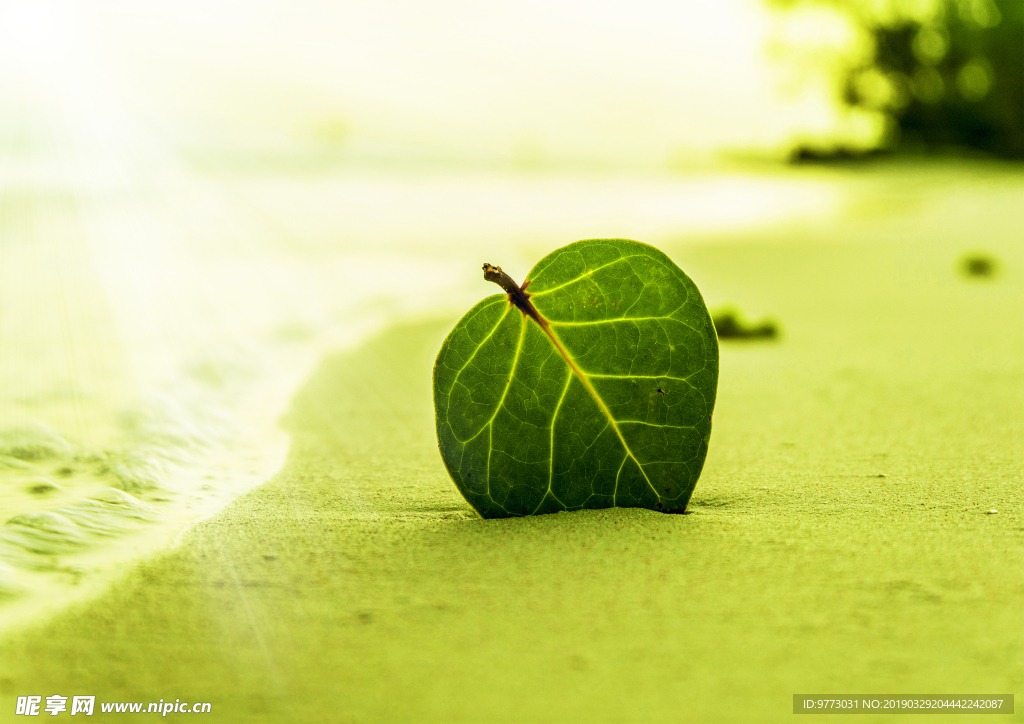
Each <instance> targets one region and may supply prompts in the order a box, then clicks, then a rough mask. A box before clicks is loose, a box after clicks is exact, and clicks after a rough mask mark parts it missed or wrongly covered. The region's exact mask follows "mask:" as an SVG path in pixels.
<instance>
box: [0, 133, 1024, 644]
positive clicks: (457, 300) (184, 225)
mask: <svg viewBox="0 0 1024 724" xmlns="http://www.w3.org/2000/svg"><path fill="white" fill-rule="evenodd" d="M48 138H49V139H50V143H49V145H46V144H42V145H38V146H37V147H36V148H34V149H33V150H31V152H26V154H23V155H22V156H19V157H9V158H7V159H6V160H7V163H5V164H4V166H3V167H2V169H0V208H2V211H3V213H2V216H0V234H2V236H0V344H2V355H0V521H3V525H2V526H0V607H2V608H3V609H5V615H4V617H3V619H2V620H3V622H4V623H3V625H5V626H14V625H17V624H18V622H21V621H24V620H26V619H28V618H32V617H36V616H39V615H43V614H45V613H46V612H49V611H53V610H56V609H58V608H60V607H62V606H63V605H66V603H68V602H70V601H71V600H74V599H75V598H77V597H78V596H80V595H91V593H93V592H95V591H98V590H101V589H102V587H103V586H104V585H105V583H106V582H108V581H109V580H110V579H111V578H112V577H115V576H116V575H118V574H119V571H121V570H123V568H124V564H125V563H126V562H127V561H130V560H133V559H136V558H138V557H140V556H145V555H148V554H150V553H152V552H153V551H155V550H159V549H161V548H163V547H166V546H167V545H168V544H170V543H171V542H173V541H174V540H175V538H176V536H178V535H180V533H181V532H182V530H183V529H184V528H185V527H187V526H188V525H189V524H190V523H192V522H194V521H196V520H199V519H202V518H204V517H206V516H209V515H210V514H212V513H213V512H215V511H216V510H218V509H219V508H221V507H222V506H223V505H225V504H226V503H227V502H229V501H230V500H232V499H234V498H235V497H237V496H238V495H240V494H242V493H244V492H245V491H247V490H249V489H251V488H252V487H253V486H255V485H258V484H259V483H261V482H263V481H265V480H266V479H268V478H269V477H270V476H271V475H272V474H273V473H274V472H275V471H276V470H278V469H279V468H280V467H281V465H282V463H283V460H284V456H285V453H286V449H287V443H288V440H287V437H286V435H285V434H284V433H283V432H282V431H281V429H280V428H279V426H278V418H279V416H280V415H281V414H282V412H283V411H284V410H285V408H286V404H287V401H288V400H289V398H290V397H291V395H292V394H293V392H294V391H295V390H296V389H297V388H298V386H299V384H300V383H301V381H302V380H303V379H304V378H306V377H307V376H308V374H309V372H310V371H311V369H312V368H313V366H314V364H315V363H316V362H317V360H319V359H320V357H321V356H322V355H323V354H324V353H325V352H326V351H327V350H331V349H337V348H342V347H347V346H351V345H353V344H354V343H356V342H357V341H359V340H360V339H362V338H364V337H365V336H366V335H367V334H369V333H370V332H372V331H373V330H375V329H378V328H380V327H382V326H384V325H385V324H387V323H388V322H390V321H393V320H396V319H402V318H408V317H411V316H418V315H420V316H422V315H428V314H433V313H438V312H442V313H451V312H458V311H460V310H462V309H467V308H468V307H469V306H470V305H471V304H472V303H473V302H474V301H476V300H477V299H479V298H480V297H481V296H483V295H485V294H490V293H493V292H494V290H493V289H490V288H487V287H486V286H485V285H484V283H483V282H482V281H481V279H480V274H479V266H480V264H481V263H482V262H484V261H486V262H490V263H495V264H501V265H502V266H503V267H504V268H505V269H506V270H508V271H510V272H512V275H513V276H514V277H516V278H522V277H524V276H525V274H526V272H527V270H528V269H529V267H530V266H531V265H532V263H533V262H534V261H536V259H538V258H540V256H542V255H543V254H545V253H546V252H547V251H550V249H551V248H553V247H555V246H558V245H561V244H563V243H567V242H569V241H573V240H575V239H579V238H588V237H595V236H607V237H612V236H623V237H629V238H637V239H640V240H644V241H648V242H651V243H655V244H658V245H662V246H664V247H665V248H666V249H668V250H670V252H678V251H680V250H685V249H689V248H698V247H699V246H700V245H701V244H707V243H715V244H719V243H729V242H731V241H734V240H737V239H743V240H750V239H764V240H766V241H771V242H778V241H780V240H789V241H793V242H794V243H810V244H820V243H857V242H859V241H863V240H865V239H867V238H869V237H870V238H872V239H877V238H879V237H882V238H884V237H885V235H887V234H888V235H891V236H893V238H897V237H898V238H901V239H902V238H904V237H905V236H906V235H908V234H910V235H917V236H920V237H926V236H927V234H929V233H932V232H935V231H937V230H941V232H942V233H939V234H936V242H935V243H938V244H946V245H949V247H950V255H951V259H952V258H953V257H954V256H955V255H956V254H958V253H960V251H961V249H960V247H963V249H968V248H974V247H981V248H986V249H989V250H991V251H993V252H995V253H997V254H998V255H1001V256H1002V257H1003V258H1006V259H1008V260H1009V261H1010V262H1011V263H1010V264H1009V266H1008V267H1007V269H1006V270H1005V273H1007V274H1011V275H1016V276H1019V275H1020V269H1019V268H1017V267H1016V266H1014V264H1015V263H1016V261H1017V259H1018V256H1019V251H1020V249H1019V242H1018V240H1017V237H1016V233H1015V231H1014V229H1017V230H1019V228H1020V222H1021V213H1020V211H1019V210H1018V208H1017V206H1018V204H1017V200H1018V199H1019V197H1020V192H1021V190H1022V189H1024V183H1022V177H1021V175H1020V174H1019V172H1018V171H1017V170H1016V169H1014V168H1009V167H1004V166H999V165H991V164H978V163H975V164H970V165H967V166H964V165H962V164H931V165H924V166H917V167H881V168H866V169H861V170H859V171H856V172H850V171H849V170H842V171H840V170H829V169H777V168H776V169H769V170H765V169H736V170H731V171H728V170H726V171H699V172H694V173H692V174H688V175H678V174H676V175H673V174H667V173H666V174H656V173H607V174H603V175H594V174H574V173H558V174H529V173H510V172H498V171H424V170H408V169H407V170H395V169H392V170H390V171H388V172H386V173H385V172H382V171H379V170H372V169H371V170H366V169H363V170H357V169H345V168H339V169H336V170H334V171H324V172H318V173H309V174H294V173H291V174H288V173H281V172H278V171H275V170H274V169H269V170H267V172H266V173H263V172H261V173H252V172H251V171H248V170H244V169H240V168H236V167H232V166H231V165H230V164H229V163H227V162H222V161H221V160H219V159H217V158H216V157H207V158H201V159H198V160H197V159H196V158H192V159H191V160H190V161H186V160H184V159H185V157H183V156H174V155H171V154H169V153H166V152H163V151H160V150H159V149H157V148H155V147H151V146H147V145H146V144H144V143H141V141H140V142H139V144H137V145H138V148H137V149H136V151H137V152H136V153H133V154H122V155H120V156H117V155H116V154H115V155H114V156H108V155H104V154H102V153H100V152H99V151H98V150H97V149H96V148H94V147H92V146H90V145H89V144H86V143H84V142H82V141H81V140H80V139H79V138H78V137H77V136H75V135H74V134H65V135H61V134H60V133H57V132H55V133H53V134H51V135H50V136H48ZM140 149H141V150H140ZM979 220H983V224H984V233H983V234H978V233H976V232H977V229H978V224H979ZM961 227H962V229H963V232H964V235H963V236H957V235H956V234H954V233H952V232H955V231H956V230H957V229H958V228H961ZM972 232H973V233H972ZM968 234H969V235H970V238H968V237H967V235H968ZM745 263H746V262H745V261H744V260H743V259H737V264H740V265H742V264H745ZM697 281H698V283H699V284H701V286H702V289H703V290H704V293H705V296H706V297H707V298H708V301H709V303H711V304H712V306H714V305H716V304H722V303H725V302H734V303H739V304H740V305H741V306H742V307H743V308H744V309H745V310H746V311H748V312H750V313H751V314H753V315H759V314H763V313H779V312H782V311H784V310H779V309H762V308H759V304H760V300H759V299H758V296H757V294H756V290H754V289H752V288H751V287H750V286H748V287H747V288H745V289H744V288H738V287H736V286H735V285H734V284H732V283H731V282H730V280H729V279H728V278H716V277H714V276H710V277H708V278H705V279H701V278H697ZM782 323H783V328H785V320H784V319H783V320H782ZM42 601H45V604H42V603H41V602H42Z"/></svg>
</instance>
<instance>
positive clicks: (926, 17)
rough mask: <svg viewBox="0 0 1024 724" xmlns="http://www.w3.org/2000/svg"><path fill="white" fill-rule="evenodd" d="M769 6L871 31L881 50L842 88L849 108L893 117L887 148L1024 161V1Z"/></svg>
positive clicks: (803, 1) (800, 0)
mask: <svg viewBox="0 0 1024 724" xmlns="http://www.w3.org/2000/svg"><path fill="white" fill-rule="evenodd" d="M767 2H769V4H771V5H773V6H776V7H783V8H787V9H794V10H795V9H798V8H799V7H800V6H806V5H812V4H813V5H827V6H829V7H831V8H833V9H835V10H838V11H840V12H842V13H843V14H845V15H847V16H848V17H850V18H851V19H852V20H853V21H854V22H855V23H857V24H858V25H859V26H860V27H862V28H864V29H865V30H866V31H867V33H868V34H869V36H870V37H871V38H872V39H873V41H874V53H873V54H868V57H869V58H870V60H869V61H868V62H866V63H864V64H861V65H857V66H855V67H851V68H848V69H847V71H846V73H845V77H844V78H842V79H841V82H840V87H839V89H838V91H839V94H840V100H841V102H842V103H844V104H845V105H847V106H848V107H851V108H857V109H864V110H874V111H877V112H880V113H884V114H886V115H887V116H888V117H889V118H890V119H891V122H890V123H889V124H888V125H889V128H890V129H891V131H890V135H889V137H888V138H882V139H880V141H879V144H880V146H884V147H888V148H894V149H898V150H901V151H909V152H925V153H930V152H936V151H949V150H953V149H976V150H978V151H982V152H985V153H989V154H992V155H995V156H999V157H1003V158H1013V159H1024V0H913V1H911V0H767ZM872 55H873V57H872ZM843 155H850V152H849V151H844V150H843V149H829V150H827V151H823V150H821V149H814V148H809V147H804V148H799V149H796V151H794V158H795V159H796V160H811V159H814V158H824V157H835V156H843Z"/></svg>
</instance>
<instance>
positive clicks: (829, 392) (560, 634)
mask: <svg viewBox="0 0 1024 724" xmlns="http://www.w3.org/2000/svg"><path fill="white" fill-rule="evenodd" d="M1006 223H1007V224H1008V225H1011V226H1012V223H1013V220H1012V219H1008V220H1007V222H1006ZM886 228H887V231H886V232H885V233H884V234H883V233H879V234H877V235H875V236H874V237H870V236H868V237H866V238H873V240H872V241H867V240H865V239H856V240H853V239H847V240H846V241H847V242H848V243H836V244H824V245H823V244H814V243H811V242H810V241H809V240H808V239H807V238H801V237H800V236H799V234H793V235H789V236H787V237H782V236H780V237H779V238H776V239H769V240H764V239H762V240H759V241H758V243H756V244H752V243H743V242H739V241H738V242H736V243H733V244H730V243H728V242H723V243H718V244H715V245H706V246H700V245H696V246H695V245H686V246H683V245H677V246H675V247H673V246H672V245H664V246H663V248H665V250H666V251H667V252H668V253H670V254H671V255H672V256H673V257H674V258H675V259H676V260H677V261H678V262H679V263H680V265H681V266H682V267H683V268H684V269H685V270H686V271H687V272H688V273H689V274H690V275H691V276H692V277H693V278H694V280H695V281H697V283H698V285H699V286H700V287H701V289H702V291H704V292H705V294H706V295H707V296H708V297H709V299H710V301H711V302H712V303H715V302H720V301H731V302H734V303H737V304H738V305H739V306H740V308H741V309H744V311H746V312H748V313H749V314H750V315H751V316H754V317H759V316H760V315H761V314H763V313H771V314H773V315H775V316H776V318H777V319H778V320H779V321H780V322H781V325H782V330H783V335H782V337H781V339H779V340H778V341H775V342H736V343H731V344H729V343H726V344H723V348H722V370H721V381H720V388H719V403H718V407H717V409H716V412H715V429H714V432H713V434H712V438H711V451H710V454H709V457H708V461H707V464H706V466H705V471H704V474H703V476H702V478H701V480H700V482H699V483H698V486H697V490H696V492H695V494H694V498H693V502H692V504H691V508H690V514H687V515H663V514H658V513H652V512H648V511H638V510H607V511H586V512H580V513H561V514H557V515H547V516H538V517H534V518H529V519H515V520H500V521H484V520H480V519H478V518H476V517H475V515H474V514H473V512H472V511H471V509H470V508H469V506H468V505H467V504H466V503H465V502H464V501H463V500H462V499H461V498H460V497H459V495H458V493H457V492H456V490H455V488H454V486H453V485H452V484H451V482H450V481H449V479H448V478H447V475H446V474H445V471H444V468H443V466H442V464H441V461H440V458H439V456H438V454H437V450H436V442H435V440H434V435H433V414H432V410H431V404H430V389H429V385H430V368H431V364H432V360H433V356H434V354H435V353H436V350H437V348H438V346H439V345H440V342H441V339H442V338H443V336H444V334H445V333H446V331H447V330H448V328H450V325H451V324H452V322H453V321H454V320H453V319H444V320H438V321H435V322H425V323H421V324H412V325H406V326H402V327H396V328H392V329H391V330H389V331H387V332H386V333H384V334H383V335H381V336H379V337H377V338H375V339H374V340H373V341H372V342H370V343H369V344H367V345H365V346H364V347H362V348H361V349H359V350H357V351H355V352H350V353H346V354H340V355H335V356H331V357H328V358H327V359H325V360H324V361H323V363H322V364H321V366H320V368H319V370H318V371H317V372H316V373H315V374H314V375H313V376H312V378H311V379H309V380H308V381H307V382H306V384H305V386H304V387H303V389H302V390H301V392H299V394H298V395H297V396H296V397H295V399H294V400H293V403H292V406H291V410H290V412H289V413H288V414H287V415H286V417H285V419H284V420H283V424H284V426H285V428H286V429H287V430H288V431H289V433H290V434H291V452H290V455H289V459H288V462H287V464H286V465H285V467H284V468H283V470H281V472H280V473H279V474H278V475H276V476H275V477H274V478H273V479H272V480H271V481H269V482H268V483H266V484H264V485H263V486H261V487H259V488H257V489H255V490H253V491H251V492H250V493H248V494H246V495H245V496H243V497H241V498H239V499H238V500H236V501H235V502H234V503H232V504H230V505H229V506H228V507H227V508H225V509H224V510H223V511H222V512H221V513H219V514H218V515H216V516H215V517H213V518H211V519H209V520H206V521H204V522H202V523H200V524H198V525H197V526H195V527H194V528H192V529H191V530H190V531H189V532H188V533H187V534H186V536H185V537H184V539H183V541H182V542H181V544H180V545H179V546H178V547H177V548H176V549H174V550H172V551H170V552H168V553H166V554H164V555H162V556H161V557H158V558H155V559H151V560H148V561H145V562H143V563H141V564H139V565H138V566H137V567H136V568H134V569H132V570H130V571H129V572H127V573H126V575H125V577H124V579H123V580H122V581H121V582H120V583H119V584H118V585H116V586H115V587H113V588H112V589H111V590H109V591H108V592H106V593H105V594H103V595H101V596H99V597H97V598H95V599H94V600H92V601H90V602H86V603H82V604H80V605H78V606H76V607H73V608H71V609H69V610H68V611H66V612H64V613H62V614H60V615H58V616H56V617H54V618H52V619H51V620H49V621H48V622H45V623H41V624H39V625H37V626H35V627H33V628H27V629H24V630H22V631H20V632H18V633H17V634H14V635H11V636H8V637H7V638H5V639H4V640H3V641H2V642H0V695H2V699H0V701H2V702H3V703H2V708H0V720H3V721H6V720H8V719H12V720H13V719H14V717H13V716H12V715H11V712H12V711H13V698H12V697H14V696H18V695H28V694H41V695H43V696H48V695H51V694H54V693H60V694H62V695H67V696H71V695H77V694H94V695H96V696H97V700H98V701H140V702H149V701H157V700H159V699H161V698H162V699H165V700H174V699H176V698H181V699H182V700H184V701H190V700H191V701H196V700H199V701H209V702H211V703H212V704H213V717H212V719H211V720H212V721H245V722H260V721H301V722H315V721H324V722H350V721H351V722H363V721H366V722H375V721H426V722H429V721H436V722H524V721H525V722H534V721H536V722H576V721H578V722H592V721H603V722H604V721H607V722H619V721H622V722H627V721H666V722H667V721H742V722H747V721H777V720H788V719H789V718H790V717H791V716H792V713H791V712H792V709H791V707H792V695H793V694H795V693H808V694H829V693H832V694H836V693H864V694H867V693H878V694H925V693H940V692H945V693H950V694H952V693H978V694H981V693H993V694H994V693H1016V694H1018V696H1019V695H1020V694H1021V692H1022V690H1024V677H1022V674H1021V671H1022V667H1021V651H1022V647H1024V626H1022V624H1021V615H1020V611H1021V608H1022V604H1024V579H1022V578H1021V576H1020V571H1021V570H1022V566H1024V505H1022V503H1024V495H1022V488H1024V486H1022V484H1021V483H1022V473H1024V449H1022V440H1024V363H1022V360H1024V311H1022V310H1024V278H1022V261H1024V259H1022V258H1021V257H1022V254H1021V249H1020V247H1019V242H1016V241H1014V236H1013V235H1012V234H1002V235H1001V236H1000V234H993V233H990V234H989V235H988V237H987V238H985V239H969V238H967V237H966V236H961V235H960V233H959V231H958V230H956V229H946V230H945V232H944V233H943V234H938V235H934V237H933V238H930V237H929V236H927V235H923V234H917V235H916V236H915V235H914V234H901V233H900V230H899V227H898V225H897V226H893V225H890V226H888V227H886ZM861 231H862V232H863V231H865V229H864V228H863V227H862V228H861ZM868 231H870V230H868ZM960 231H964V232H966V231H967V229H966V228H965V229H963V230H960ZM972 242H973V243H972ZM975 246H984V247H987V248H990V249H991V250H993V251H994V252H995V253H997V254H999V255H1000V257H1001V258H1002V259H1003V262H1004V263H1003V267H1002V272H1001V274H1000V275H999V276H998V277H997V278H995V279H992V280H988V281H978V280H969V279H966V278H964V277H962V276H959V275H958V274H957V273H956V268H955V263H956V259H957V255H958V254H960V253H961V252H962V251H963V249H965V248H973V247H975ZM481 293H482V294H484V293H490V290H489V289H488V290H482V292H481ZM992 510H997V511H998V512H997V513H989V512H988V511H992ZM1018 710H1019V705H1018ZM123 716H125V715H111V716H110V718H111V719H114V718H121V717H123ZM102 718H103V717H102V716H100V719H101V720H102ZM177 718H179V719H185V718H188V715H178V716H177ZM882 718H884V717H868V718H867V719H866V721H872V720H880V719H882ZM964 718H965V719H966V720H971V719H972V717H964ZM1021 718H1024V715H1022V714H1017V715H1016V716H1015V717H1013V719H1012V720H1014V721H1016V720H1020V719H1021ZM167 720H168V721H171V720H175V715H173V714H172V715H169V716H168V717H167ZM1008 720H1009V719H1008ZM915 721H917V719H915ZM985 721H987V719H986V720H985Z"/></svg>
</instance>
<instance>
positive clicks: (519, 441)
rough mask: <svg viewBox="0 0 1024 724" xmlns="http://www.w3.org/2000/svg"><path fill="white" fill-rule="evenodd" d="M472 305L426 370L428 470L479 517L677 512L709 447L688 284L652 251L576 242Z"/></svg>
mask: <svg viewBox="0 0 1024 724" xmlns="http://www.w3.org/2000/svg"><path fill="white" fill-rule="evenodd" d="M484 270H485V278H487V279H489V280H491V281H495V282H496V283H499V284H501V285H502V286H503V287H504V288H505V289H506V291H508V292H509V293H508V294H497V295H494V296H490V297H487V298H486V299H483V300H482V301H481V302H480V303H479V304H477V305H476V306H475V307H473V309H471V310H470V311H469V313H467V314H466V316H464V317H463V318H462V319H461V320H459V323H458V324H456V325H455V328H454V329H453V330H452V331H451V333H450V334H449V335H448V337H447V338H446V339H445V341H444V344H443V345H441V351H440V352H439V353H438V355H437V362H436V363H435V365H434V409H435V412H436V415H437V440H438V446H439V448H440V450H441V457H442V458H443V459H444V464H445V466H446V467H447V468H448V472H449V474H450V475H451V476H452V480H454V481H455V485H456V486H457V487H458V488H459V490H460V491H461V492H462V494H463V495H464V496H465V497H466V500H467V501H469V503H470V505H472V506H473V507H474V508H475V509H476V510H477V512H479V513H480V515H482V516H483V517H485V518H500V517H506V516H515V515H531V514H537V513H554V512H557V511H560V510H579V509H581V508H607V507H612V506H619V507H643V508H651V509H652V510H662V511H666V512H676V513H681V512H683V511H684V510H685V509H686V504H687V502H688V501H689V499H690V495H691V494H692V493H693V488H694V486H695V485H696V484H697V478H698V476H699V475H700V471H701V468H702V467H703V466H704V459H705V457H706V456H707V450H708V439H709V437H710V435H711V413H712V411H713V409H714V405H715V391H716V389H717V385H718V339H717V337H716V336H715V329H714V326H713V325H712V323H711V317H710V315H709V314H708V310H707V307H706V306H705V305H704V300H703V299H702V298H701V295H700V292H699V291H698V290H697V287H696V285H695V284H694V283H693V282H692V281H691V280H690V278H689V277H688V276H686V274H684V273H683V271H682V270H681V269H680V268H679V267H677V266H676V265H675V264H674V263H673V262H672V260H671V259H669V258H668V257H667V256H665V254H663V253H662V252H660V251H658V250H657V249H655V248H654V247H652V246H648V245H646V244H641V243H639V242H636V241H629V240H626V239H592V240H588V241H578V242H576V243H574V244H569V245H568V246H564V247H562V248H561V249H558V250H556V251H554V252H552V253H551V254H548V255H547V256H546V257H544V258H543V259H541V261H540V262H539V263H538V264H537V265H536V266H535V267H534V268H533V270H532V271H531V272H530V273H529V275H528V276H527V279H526V281H525V282H524V283H523V286H522V290H523V291H520V289H519V288H517V287H516V286H515V283H514V282H512V280H511V279H510V278H509V277H508V276H507V275H505V274H504V273H503V272H501V270H500V268H496V267H490V265H486V264H485V265H484Z"/></svg>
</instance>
